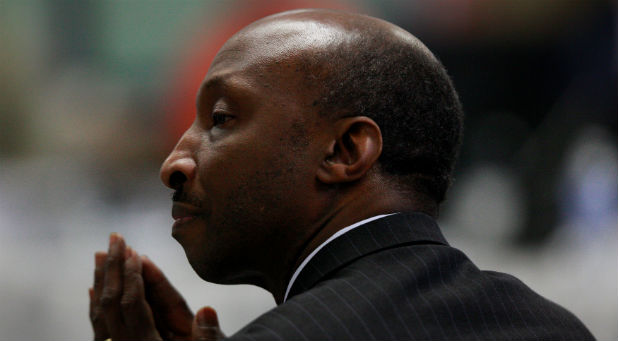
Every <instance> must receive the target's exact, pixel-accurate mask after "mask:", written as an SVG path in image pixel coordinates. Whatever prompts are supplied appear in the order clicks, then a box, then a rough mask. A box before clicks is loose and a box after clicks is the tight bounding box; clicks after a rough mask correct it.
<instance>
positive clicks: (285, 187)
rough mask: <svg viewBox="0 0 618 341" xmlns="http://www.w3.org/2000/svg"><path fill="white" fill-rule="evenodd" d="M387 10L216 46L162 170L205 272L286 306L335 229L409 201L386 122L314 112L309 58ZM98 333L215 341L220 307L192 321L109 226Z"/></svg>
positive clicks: (247, 35) (176, 233)
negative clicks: (294, 279) (304, 267)
mask: <svg viewBox="0 0 618 341" xmlns="http://www.w3.org/2000/svg"><path fill="white" fill-rule="evenodd" d="M368 24H370V25H373V26H375V28H376V29H381V30H386V31H387V32H390V33H391V35H392V36H393V37H394V39H410V40H411V41H412V42H414V40H413V39H415V38H413V37H412V36H411V35H409V34H408V33H406V34H405V35H404V34H403V33H402V32H405V31H402V30H401V29H399V28H397V27H395V26H394V25H391V24H389V23H386V22H383V21H381V20H378V19H374V18H369V17H364V16H358V15H353V14H347V13H339V12H331V11H322V10H308V11H307V10H305V11H293V12H286V13H283V14H279V15H275V16H271V17H267V18H265V19H262V20H260V21H257V22H256V23H254V24H251V25H250V26H248V27H246V28H245V29H243V30H242V31H240V32H239V33H237V34H236V35H235V36H234V37H232V38H231V39H230V40H229V41H228V42H227V43H226V44H225V45H224V46H223V47H222V49H221V50H220V51H219V53H218V55H217V57H216V58H215V60H214V61H213V63H212V65H211V68H210V70H209V71H208V74H207V75H206V77H205V79H204V82H203V84H202V86H201V88H200V90H199V93H198V95H197V115H196V119H195V122H194V123H193V125H192V126H191V127H190V128H189V129H188V130H187V131H186V132H185V134H184V135H183V137H182V138H181V139H180V141H179V142H178V144H177V145H176V147H175V148H174V150H173V151H172V152H171V153H170V155H169V156H168V158H167V159H166V160H165V162H164V163H163V165H162V167H161V179H162V181H163V182H164V183H165V185H167V186H168V187H170V188H172V189H174V190H175V191H176V193H175V195H174V205H173V209H172V213H173V216H174V218H175V223H174V226H173V229H172V235H173V237H174V238H175V239H176V240H177V241H178V242H179V243H180V244H181V245H182V246H183V248H184V250H185V253H186V255H187V258H188V260H189V262H190V264H191V265H192V267H193V268H194V269H195V271H196V272H197V273H198V275H199V276H200V277H202V278H203V279H205V280H207V281H211V282H215V283H222V284H233V283H248V284H254V285H258V286H261V287H263V288H265V289H266V290H268V291H270V292H271V293H272V294H273V297H274V298H275V300H276V302H277V303H278V304H280V303H282V301H283V296H284V293H285V289H286V287H287V284H288V281H289V279H290V277H291V276H292V273H293V272H294V270H295V269H296V267H297V266H298V265H299V264H300V263H301V262H302V260H303V259H304V258H305V257H306V256H307V255H308V254H309V253H310V252H311V251H312V250H314V249H315V248H316V247H317V246H318V245H320V244H321V243H322V242H323V241H325V240H326V239H327V238H328V237H330V236H331V235H333V234H334V233H335V232H337V231H338V230H340V229H342V228H344V227H345V226H348V225H350V224H353V223H355V222H357V221H360V220H362V219H365V218H368V217H371V216H374V215H377V214H384V213H393V212H398V211H407V210H413V209H415V207H416V204H415V202H414V200H413V199H412V200H411V199H410V196H409V195H402V194H401V193H400V192H399V191H398V190H397V188H396V186H394V185H392V181H389V179H388V178H386V177H384V176H383V175H382V174H381V173H380V171H379V165H378V164H377V160H378V157H379V155H380V152H381V150H382V136H381V132H380V128H379V127H378V126H377V124H376V123H375V122H374V121H373V120H371V119H370V118H368V117H362V116H357V117H345V118H337V117H336V116H334V117H329V118H327V117H323V115H319V114H318V113H317V112H316V110H315V109H314V108H313V107H312V105H311V103H312V102H313V101H314V100H315V98H316V96H317V94H318V92H317V91H315V90H313V89H311V88H308V87H307V85H306V82H305V80H306V79H307V76H308V75H307V73H311V72H319V70H307V69H306V68H303V65H302V63H301V61H302V57H305V56H310V55H311V54H314V53H319V52H320V51H321V50H322V49H328V48H332V47H333V46H336V45H337V44H341V43H345V42H346V41H349V40H351V39H354V35H355V34H356V33H354V29H355V28H359V27H364V26H366V25H368ZM95 263H96V264H95V267H96V268H95V282H94V286H93V288H92V289H91V290H90V297H91V321H92V323H93V327H94V330H95V339H105V338H107V337H110V336H111V337H112V338H114V339H118V338H133V339H140V338H142V339H160V338H162V337H163V338H181V339H196V338H202V339H217V338H219V337H221V336H222V334H221V332H220V330H219V329H218V322H217V318H216V314H215V313H214V310H212V309H211V308H203V309H202V310H200V311H199V312H198V314H197V316H194V315H193V314H192V313H191V311H190V310H189V309H188V308H187V305H186V303H185V301H184V300H183V299H182V297H181V296H180V294H178V292H176V290H175V289H174V288H173V287H172V286H171V284H169V282H168V281H167V280H166V279H165V276H164V275H163V274H162V272H161V271H160V270H159V269H158V268H157V267H156V266H155V265H154V264H153V263H152V262H151V261H150V260H148V259H147V258H144V257H139V256H137V254H136V253H135V251H133V250H131V249H130V248H127V247H126V246H125V242H124V240H123V239H122V237H120V236H118V235H112V237H110V247H109V250H108V252H107V253H97V255H96V256H95Z"/></svg>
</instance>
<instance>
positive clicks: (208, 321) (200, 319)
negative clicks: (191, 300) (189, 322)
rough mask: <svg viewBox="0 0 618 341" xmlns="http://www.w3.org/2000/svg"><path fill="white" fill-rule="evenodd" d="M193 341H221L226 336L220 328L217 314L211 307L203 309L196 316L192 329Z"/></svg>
mask: <svg viewBox="0 0 618 341" xmlns="http://www.w3.org/2000/svg"><path fill="white" fill-rule="evenodd" d="M192 329H193V330H192V335H193V340H207V341H211V340H221V339H224V338H225V335H223V333H222V332H221V328H219V318H218V317H217V312H216V311H215V310H214V309H213V308H211V307H203V308H202V309H200V310H198V312H197V313H196V314H195V320H194V321H193V328H192Z"/></svg>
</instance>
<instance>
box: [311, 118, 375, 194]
mask: <svg viewBox="0 0 618 341" xmlns="http://www.w3.org/2000/svg"><path fill="white" fill-rule="evenodd" d="M381 152H382V134H381V132H380V128H379V127H378V125H377V124H376V123H375V122H374V121H373V120H372V119H371V118H369V117H365V116H356V117H347V118H343V119H340V120H339V121H337V123H336V125H335V134H334V138H333V140H332V141H331V143H330V144H329V146H328V148H327V150H326V153H325V157H324V159H323V161H322V164H321V165H320V167H319V169H318V172H317V178H318V180H319V181H321V182H323V183H325V184H336V183H343V182H351V181H356V180H358V179H360V178H362V177H363V176H364V175H365V174H366V173H367V171H368V170H369V169H370V168H371V167H372V166H373V165H374V164H375V162H376V161H377V160H378V158H379V156H380V153H381Z"/></svg>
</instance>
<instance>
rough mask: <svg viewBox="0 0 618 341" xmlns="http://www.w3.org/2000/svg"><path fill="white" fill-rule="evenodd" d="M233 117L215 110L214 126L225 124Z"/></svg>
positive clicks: (213, 116) (213, 115)
mask: <svg viewBox="0 0 618 341" xmlns="http://www.w3.org/2000/svg"><path fill="white" fill-rule="evenodd" d="M232 118H234V117H233V116H231V115H227V114H223V113H220V112H214V113H213V114H212V126H213V127H216V126H218V125H221V124H224V123H225V122H227V121H229V120H231V119H232Z"/></svg>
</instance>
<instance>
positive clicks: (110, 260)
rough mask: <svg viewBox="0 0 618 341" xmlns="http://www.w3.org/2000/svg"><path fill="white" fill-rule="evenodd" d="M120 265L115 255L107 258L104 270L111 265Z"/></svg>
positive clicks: (118, 258)
mask: <svg viewBox="0 0 618 341" xmlns="http://www.w3.org/2000/svg"><path fill="white" fill-rule="evenodd" d="M118 263H120V257H118V256H116V255H109V256H107V261H106V262H105V268H108V267H109V266H111V265H116V264H118Z"/></svg>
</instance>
